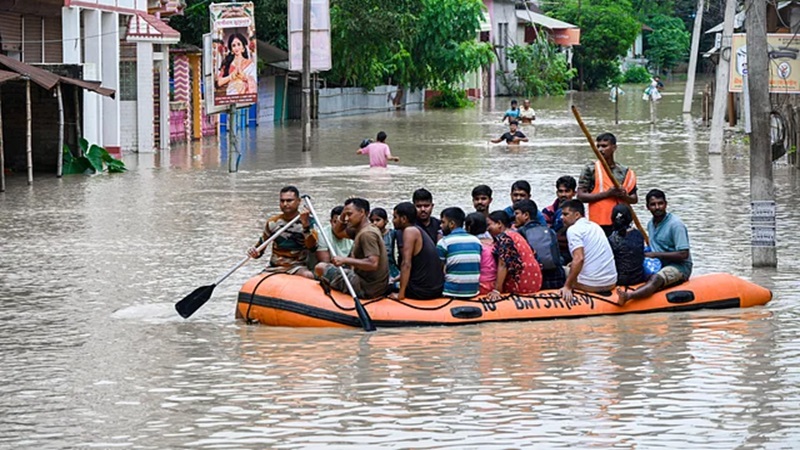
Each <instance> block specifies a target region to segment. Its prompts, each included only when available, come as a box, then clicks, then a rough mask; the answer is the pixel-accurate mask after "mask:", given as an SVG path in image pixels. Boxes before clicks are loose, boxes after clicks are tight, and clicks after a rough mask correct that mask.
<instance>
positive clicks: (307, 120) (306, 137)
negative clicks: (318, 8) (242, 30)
mask: <svg viewBox="0 0 800 450" xmlns="http://www.w3.org/2000/svg"><path fill="white" fill-rule="evenodd" d="M300 109H301V110H302V111H300V120H301V122H302V130H303V151H304V152H307V151H309V150H311V0H303V100H302V106H301V108H300Z"/></svg>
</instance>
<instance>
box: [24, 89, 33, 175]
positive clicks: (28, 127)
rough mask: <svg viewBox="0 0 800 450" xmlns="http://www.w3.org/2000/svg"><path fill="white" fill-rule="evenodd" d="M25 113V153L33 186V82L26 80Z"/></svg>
mask: <svg viewBox="0 0 800 450" xmlns="http://www.w3.org/2000/svg"><path fill="white" fill-rule="evenodd" d="M25 113H26V122H27V124H26V127H25V133H26V136H25V151H26V153H27V155H28V185H31V184H33V144H32V143H31V135H32V132H33V130H32V126H31V124H32V120H33V118H32V117H31V80H30V79H28V80H25Z"/></svg>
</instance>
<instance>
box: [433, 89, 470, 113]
mask: <svg viewBox="0 0 800 450" xmlns="http://www.w3.org/2000/svg"><path fill="white" fill-rule="evenodd" d="M428 106H430V107H431V108H443V109H461V108H469V107H472V102H471V101H470V100H469V98H467V93H466V91H464V90H463V89H453V88H449V87H448V88H444V89H442V90H441V91H440V92H439V95H437V96H435V97H431V99H430V100H428Z"/></svg>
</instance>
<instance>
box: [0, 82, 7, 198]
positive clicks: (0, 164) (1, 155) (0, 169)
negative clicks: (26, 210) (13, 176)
mask: <svg viewBox="0 0 800 450" xmlns="http://www.w3.org/2000/svg"><path fill="white" fill-rule="evenodd" d="M5 191H6V156H5V150H3V92H2V85H0V192H5Z"/></svg>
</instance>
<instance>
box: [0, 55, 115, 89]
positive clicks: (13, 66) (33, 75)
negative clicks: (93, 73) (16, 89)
mask: <svg viewBox="0 0 800 450" xmlns="http://www.w3.org/2000/svg"><path fill="white" fill-rule="evenodd" d="M0 66H5V67H6V68H8V69H10V70H11V72H6V71H2V70H0V73H14V75H17V76H18V77H19V76H24V77H28V78H29V79H30V80H31V81H33V82H34V83H35V84H37V85H39V86H41V87H43V88H45V89H47V90H48V91H49V90H51V89H53V88H54V87H56V85H57V84H58V83H65V84H71V85H73V86H78V87H81V88H83V89H88V90H90V91H92V92H96V93H98V94H100V95H105V96H106V97H113V96H114V90H113V89H109V88H104V87H101V86H100V82H97V81H86V80H78V79H75V78H69V77H62V76H60V75H56V74H54V73H53V72H49V71H47V70H44V69H40V68H38V67H34V66H32V65H30V64H25V63H24V62H22V61H17V60H16V59H14V58H11V57H8V56H6V55H3V54H0ZM1 81H7V80H3V79H1V78H0V82H1Z"/></svg>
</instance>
